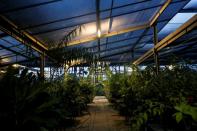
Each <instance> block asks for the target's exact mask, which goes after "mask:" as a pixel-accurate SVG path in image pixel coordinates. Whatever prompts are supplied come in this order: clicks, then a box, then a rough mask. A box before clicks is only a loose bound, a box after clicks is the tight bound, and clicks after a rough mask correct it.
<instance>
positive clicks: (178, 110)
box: [109, 65, 197, 130]
mask: <svg viewBox="0 0 197 131" xmlns="http://www.w3.org/2000/svg"><path fill="white" fill-rule="evenodd" d="M173 67H174V68H173V69H171V70H170V69H169V68H167V67H166V68H163V69H162V70H161V72H160V74H159V75H156V74H155V73H154V68H152V67H147V68H146V69H145V70H142V71H140V70H139V69H138V68H137V67H134V66H133V67H132V70H133V71H132V73H131V74H128V73H126V74H114V75H112V76H111V77H110V79H109V88H110V101H111V102H112V103H113V105H114V107H115V108H116V109H117V110H119V112H120V114H121V115H124V116H125V117H126V118H127V120H128V122H129V123H132V127H133V129H135V130H142V129H144V128H145V127H147V126H152V124H153V123H156V124H160V125H162V128H164V129H173V130H180V129H184V130H188V129H193V128H196V122H195V121H196V104H195V102H196V101H195V100H196V94H197V82H196V80H197V71H196V70H193V69H191V68H189V67H188V65H174V66H173ZM184 99H185V100H187V101H186V102H185V104H183V102H184V101H183V100H184ZM183 115H184V116H185V115H187V116H190V117H187V118H186V117H182V116H183ZM183 118H186V119H187V122H188V123H187V124H185V123H183V122H182V123H181V122H180V121H181V120H182V119H183ZM192 118H193V119H192ZM176 120H177V122H180V123H177V122H176ZM183 121H184V120H183Z"/></svg>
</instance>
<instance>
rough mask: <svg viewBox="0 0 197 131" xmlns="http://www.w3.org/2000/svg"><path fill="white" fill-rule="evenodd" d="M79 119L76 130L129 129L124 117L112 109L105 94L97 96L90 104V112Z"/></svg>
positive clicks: (126, 130)
mask: <svg viewBox="0 0 197 131" xmlns="http://www.w3.org/2000/svg"><path fill="white" fill-rule="evenodd" d="M77 120H79V121H80V124H79V125H78V126H77V127H75V128H74V129H72V130H74V131H129V128H128V127H127V126H126V125H125V124H124V118H123V117H121V116H119V115H118V113H117V112H116V111H115V110H113V109H112V107H111V106H110V104H109V102H108V100H107V99H106V97H105V96H96V97H95V98H94V100H93V103H92V104H89V113H88V114H87V115H84V116H82V117H79V118H77Z"/></svg>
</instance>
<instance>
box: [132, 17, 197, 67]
mask: <svg viewBox="0 0 197 131" xmlns="http://www.w3.org/2000/svg"><path fill="white" fill-rule="evenodd" d="M196 27H197V15H194V16H193V17H192V18H191V19H190V20H188V21H187V22H186V23H184V24H183V25H182V26H181V27H179V28H178V29H177V30H176V31H174V32H173V33H171V34H169V35H168V36H166V37H165V38H164V39H163V40H161V41H160V42H159V43H158V44H157V45H156V46H155V48H156V50H157V51H160V50H161V49H163V48H164V47H166V46H168V45H170V44H171V43H173V42H174V41H175V40H177V39H178V38H180V37H182V36H183V35H185V34H187V33H188V32H190V31H191V30H193V29H195V28H196ZM153 50H154V48H152V49H150V50H148V51H147V52H146V53H145V54H144V55H142V56H141V57H140V58H138V59H137V60H136V61H134V62H133V64H135V65H139V64H140V63H142V62H143V61H145V60H146V59H148V58H149V57H150V56H152V55H153Z"/></svg>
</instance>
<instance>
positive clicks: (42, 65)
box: [40, 53, 45, 80]
mask: <svg viewBox="0 0 197 131" xmlns="http://www.w3.org/2000/svg"><path fill="white" fill-rule="evenodd" d="M44 67H45V54H44V53H42V54H41V55H40V77H41V79H42V80H44Z"/></svg>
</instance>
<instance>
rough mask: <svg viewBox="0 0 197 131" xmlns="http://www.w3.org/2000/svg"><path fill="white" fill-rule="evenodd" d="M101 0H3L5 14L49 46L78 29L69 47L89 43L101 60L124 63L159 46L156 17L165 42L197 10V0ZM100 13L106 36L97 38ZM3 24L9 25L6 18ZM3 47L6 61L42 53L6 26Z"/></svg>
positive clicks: (0, 42)
mask: <svg viewBox="0 0 197 131" xmlns="http://www.w3.org/2000/svg"><path fill="white" fill-rule="evenodd" d="M99 2H100V3H99V4H100V5H99V9H97V8H96V0H77V1H75V0H17V1H16V0H15V1H13V0H1V1H0V13H1V15H3V16H4V17H6V18H7V19H8V20H10V21H11V22H12V23H14V24H15V25H16V26H17V29H18V30H19V31H25V32H27V33H28V34H29V35H31V36H32V37H34V38H36V40H38V41H40V42H41V43H42V44H43V45H45V46H46V47H47V46H48V45H49V44H51V43H55V44H57V43H59V42H61V41H62V40H63V39H64V38H65V37H66V36H67V35H68V34H70V33H71V32H72V31H76V32H77V33H76V36H75V37H73V38H72V40H71V41H69V42H68V46H69V48H75V47H83V48H88V49H89V51H90V52H93V53H94V54H100V57H101V60H104V61H110V62H112V63H121V62H132V61H134V60H136V59H138V58H139V57H140V56H142V55H143V54H144V53H145V52H147V51H148V50H150V49H151V48H153V47H154V44H153V27H152V26H153V25H150V24H151V22H152V21H154V20H155V19H156V20H155V22H154V23H156V26H157V32H158V38H159V41H161V40H162V39H163V38H165V37H166V36H168V35H169V34H171V33H172V32H174V31H175V30H177V29H178V28H179V27H180V26H181V25H183V24H184V23H185V22H187V21H188V20H189V19H191V18H192V17H193V16H194V15H196V10H197V1H196V0H171V1H170V0H99ZM168 2H169V3H168ZM166 5H167V6H166ZM163 9H164V10H163ZM98 14H99V20H100V30H101V38H98V37H97V35H98V32H97V31H98V17H97V15H98ZM0 26H2V27H3V26H4V25H1V23H0ZM194 34H195V33H194ZM188 37H189V35H188ZM98 39H100V44H98ZM180 39H187V37H182V38H180ZM73 43H75V44H73ZM98 45H100V50H98V49H99V48H98ZM177 49H178V48H177ZM0 50H1V51H0V55H1V63H3V64H9V63H14V62H17V61H25V60H28V59H32V58H37V57H39V53H38V52H36V51H35V50H33V49H30V48H29V47H28V46H26V45H25V44H23V43H21V42H19V41H17V40H16V39H14V38H13V37H11V36H8V35H6V34H5V33H4V32H3V30H2V31H0ZM166 50H167V49H166ZM171 50H172V49H171ZM148 61H150V60H148Z"/></svg>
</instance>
